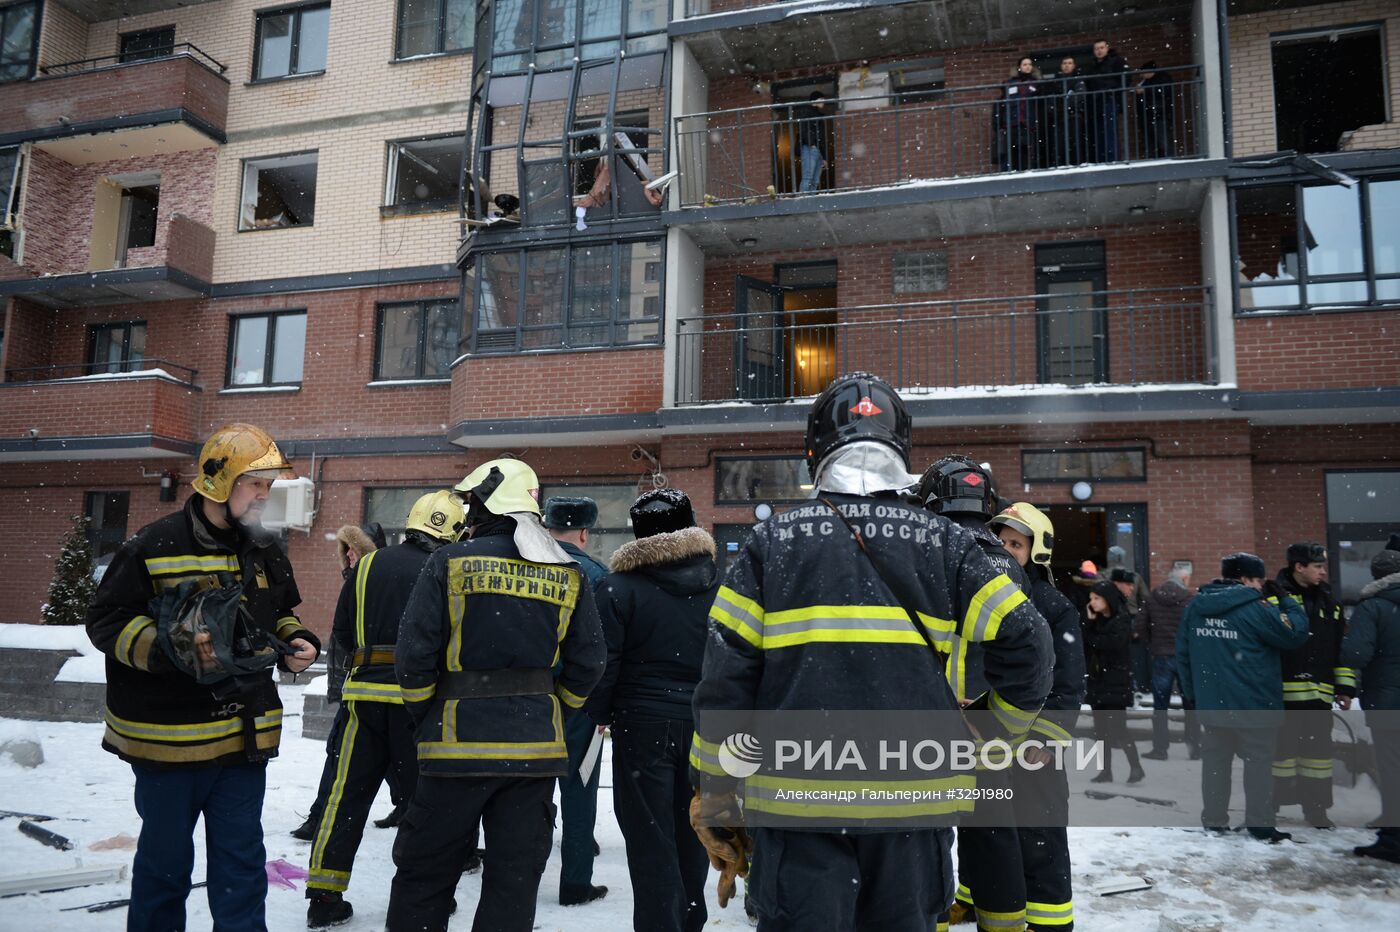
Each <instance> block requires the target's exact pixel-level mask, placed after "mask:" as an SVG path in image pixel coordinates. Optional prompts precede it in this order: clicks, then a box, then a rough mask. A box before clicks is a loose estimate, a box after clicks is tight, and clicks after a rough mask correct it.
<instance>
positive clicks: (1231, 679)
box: [1176, 580, 1308, 727]
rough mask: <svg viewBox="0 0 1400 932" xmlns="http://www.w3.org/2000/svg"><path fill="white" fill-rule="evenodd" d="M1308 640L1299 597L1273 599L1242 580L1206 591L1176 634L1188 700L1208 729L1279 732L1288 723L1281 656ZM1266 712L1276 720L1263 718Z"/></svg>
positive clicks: (1179, 673)
mask: <svg viewBox="0 0 1400 932" xmlns="http://www.w3.org/2000/svg"><path fill="white" fill-rule="evenodd" d="M1307 639H1308V616H1307V615H1306V614H1304V612H1303V607H1302V605H1300V604H1299V603H1298V600H1297V599H1294V598H1293V597H1292V596H1290V595H1287V594H1284V595H1282V596H1267V597H1266V596H1265V595H1264V594H1263V593H1262V592H1260V591H1259V590H1257V589H1252V588H1250V587H1249V586H1246V585H1243V584H1241V583H1239V582H1235V581H1226V580H1216V581H1215V582H1213V583H1210V584H1208V585H1205V586H1202V587H1201V593H1200V595H1198V596H1196V597H1195V598H1194V599H1192V600H1191V601H1190V602H1189V603H1188V604H1187V606H1186V609H1185V611H1183V612H1182V613H1181V627H1180V628H1179V629H1178V630H1177V633H1176V672H1177V676H1178V677H1180V679H1181V693H1182V697H1183V698H1184V699H1185V700H1186V701H1187V702H1194V703H1195V704H1196V708H1197V709H1199V710H1200V717H1201V723H1202V724H1204V725H1225V726H1240V727H1271V726H1277V725H1279V724H1281V723H1282V721H1283V687H1282V686H1281V685H1280V683H1281V681H1282V672H1281V671H1282V663H1281V661H1280V656H1279V655H1280V653H1281V652H1282V651H1285V650H1290V649H1292V648H1295V647H1298V646H1300V645H1301V644H1303V642H1305V641H1306V640H1307ZM1264 711H1268V712H1273V713H1274V714H1273V715H1260V714H1258V713H1259V712H1264ZM1240 712H1250V713H1253V714H1247V715H1240V714H1238V713H1240Z"/></svg>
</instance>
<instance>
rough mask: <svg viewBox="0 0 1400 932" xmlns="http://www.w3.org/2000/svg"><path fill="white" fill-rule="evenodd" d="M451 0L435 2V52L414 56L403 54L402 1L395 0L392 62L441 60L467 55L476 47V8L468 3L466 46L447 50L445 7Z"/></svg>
mask: <svg viewBox="0 0 1400 932" xmlns="http://www.w3.org/2000/svg"><path fill="white" fill-rule="evenodd" d="M451 2H452V0H437V5H438V12H437V43H436V45H437V50H436V51H433V52H421V53H419V54H416V55H405V54H403V3H404V0H397V2H396V3H395V4H394V59H393V60H394V61H396V62H405V61H419V60H420V59H424V58H441V57H444V56H447V55H467V54H470V53H471V52H472V51H473V50H474V49H475V47H476V23H477V15H476V6H475V4H472V3H469V4H468V8H469V11H470V13H471V17H470V19H471V23H472V37H471V39H470V40H469V41H468V42H467V44H466V45H464V46H462V47H461V48H455V49H449V48H447V47H446V46H447V5H448V4H449V3H451Z"/></svg>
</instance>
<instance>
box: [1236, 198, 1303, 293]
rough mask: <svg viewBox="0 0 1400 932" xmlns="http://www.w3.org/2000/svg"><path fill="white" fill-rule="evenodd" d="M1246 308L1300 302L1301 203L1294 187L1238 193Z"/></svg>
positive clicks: (1237, 219)
mask: <svg viewBox="0 0 1400 932" xmlns="http://www.w3.org/2000/svg"><path fill="white" fill-rule="evenodd" d="M1235 225H1236V231H1237V235H1238V238H1239V260H1238V262H1237V265H1238V267H1239V278H1240V307H1241V308H1250V307H1281V306H1294V305H1297V304H1298V303H1300V302H1299V290H1298V285H1297V284H1296V283H1297V281H1298V271H1299V264H1298V200H1297V191H1296V190H1295V189H1294V187H1293V185H1270V186H1268V187H1263V188H1245V189H1242V190H1239V191H1236V192H1235Z"/></svg>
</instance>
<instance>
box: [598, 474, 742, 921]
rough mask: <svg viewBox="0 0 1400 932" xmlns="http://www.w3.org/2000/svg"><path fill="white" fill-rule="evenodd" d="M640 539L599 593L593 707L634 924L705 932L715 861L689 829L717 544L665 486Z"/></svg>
mask: <svg viewBox="0 0 1400 932" xmlns="http://www.w3.org/2000/svg"><path fill="white" fill-rule="evenodd" d="M631 515H632V533H633V534H635V535H636V538H637V539H636V540H634V541H632V542H630V543H627V544H623V545H622V546H621V547H620V548H618V551H617V552H616V553H615V554H613V558H612V564H611V566H612V573H611V574H609V575H608V577H607V579H605V580H604V582H603V584H602V585H601V586H599V587H598V593H597V595H598V613H599V615H600V616H601V617H602V619H603V635H604V637H605V639H606V640H607V643H608V666H607V670H606V672H604V674H603V679H602V680H601V681H600V682H599V683H598V686H597V687H596V688H595V689H594V690H593V695H592V696H590V697H589V700H588V704H587V705H586V706H584V708H585V709H586V710H587V711H588V713H589V714H590V715H592V716H593V717H594V718H596V719H597V720H598V721H602V722H610V723H611V725H612V735H613V801H614V806H615V807H616V811H617V822H618V825H619V827H621V829H622V837H623V838H624V839H625V841H626V842H627V870H628V873H629V874H630V875H631V878H632V927H633V928H634V929H639V930H646V932H699V930H700V929H702V928H704V926H705V918H706V910H705V875H706V873H708V871H709V869H710V862H709V858H708V857H707V856H706V854H705V849H704V847H703V846H702V845H701V844H700V840H699V839H698V838H696V837H695V832H694V831H692V830H691V827H690V817H689V811H690V796H691V789H690V770H689V767H688V766H687V763H686V762H687V759H688V756H689V752H690V739H691V736H692V735H693V734H694V733H695V721H694V718H693V713H692V712H691V708H690V702H691V698H692V696H693V695H694V692H695V686H696V684H697V683H699V682H700V661H701V658H702V657H704V655H705V632H706V627H707V624H708V619H709V613H710V605H711V604H712V603H713V602H714V600H715V593H716V592H717V591H718V590H719V573H718V571H717V570H716V568H715V542H714V538H712V537H711V536H710V535H709V533H707V532H706V531H705V530H703V529H702V528H698V527H696V526H695V512H694V511H693V510H692V508H691V505H690V499H689V498H687V497H686V495H685V493H684V492H681V491H680V490H678V489H657V490H655V491H651V492H647V493H645V494H644V495H642V496H641V497H640V498H638V499H637V501H636V502H635V503H634V504H633V505H632V509H631Z"/></svg>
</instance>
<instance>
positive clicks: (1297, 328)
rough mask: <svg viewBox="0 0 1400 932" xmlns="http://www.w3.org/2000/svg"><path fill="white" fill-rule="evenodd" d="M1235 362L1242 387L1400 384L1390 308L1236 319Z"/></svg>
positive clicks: (1399, 346) (1398, 327)
mask: <svg viewBox="0 0 1400 932" xmlns="http://www.w3.org/2000/svg"><path fill="white" fill-rule="evenodd" d="M1235 365H1236V367H1237V370H1238V382H1239V386H1240V388H1241V389H1250V390H1253V391H1276V390H1279V389H1288V388H1306V389H1317V388H1375V387H1377V386H1391V385H1400V319H1397V317H1396V314H1395V311H1393V310H1384V311H1364V312H1348V313H1342V314H1296V315H1286V316H1279V317H1240V318H1237V319H1236V320H1235Z"/></svg>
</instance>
